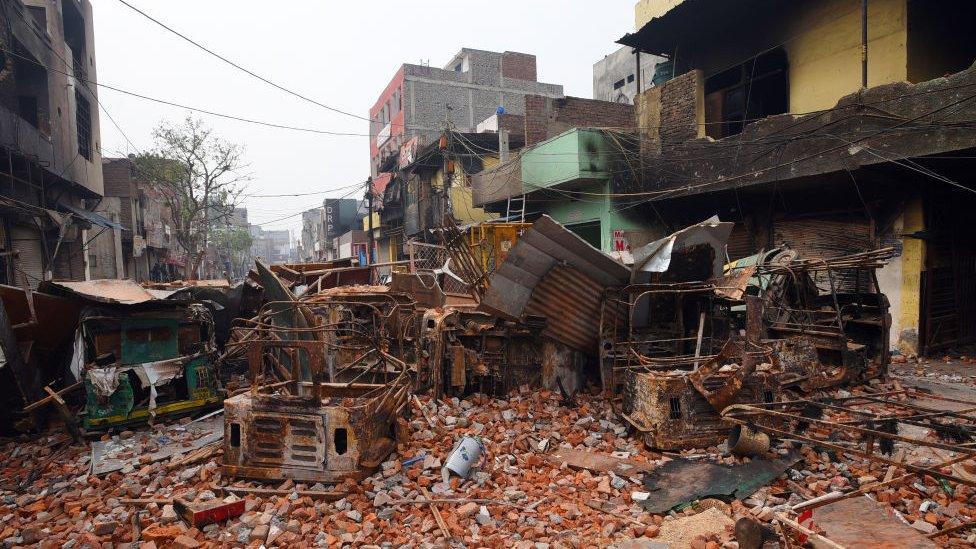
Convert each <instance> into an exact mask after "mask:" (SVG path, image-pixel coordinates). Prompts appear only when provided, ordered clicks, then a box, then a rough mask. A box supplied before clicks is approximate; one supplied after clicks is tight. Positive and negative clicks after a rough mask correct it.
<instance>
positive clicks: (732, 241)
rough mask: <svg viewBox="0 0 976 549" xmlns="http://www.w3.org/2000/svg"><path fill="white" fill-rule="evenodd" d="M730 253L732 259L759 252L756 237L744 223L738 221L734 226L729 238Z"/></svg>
mask: <svg viewBox="0 0 976 549" xmlns="http://www.w3.org/2000/svg"><path fill="white" fill-rule="evenodd" d="M728 253H729V259H731V260H732V261H735V260H736V259H742V258H743V257H749V256H750V255H753V254H756V253H759V250H758V249H757V248H756V238H755V237H754V236H753V235H751V234H749V230H748V229H747V228H746V226H745V225H743V224H742V223H736V224H735V226H734V227H732V233H731V234H729V240H728Z"/></svg>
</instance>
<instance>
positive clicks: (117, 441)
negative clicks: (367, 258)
mask: <svg viewBox="0 0 976 549" xmlns="http://www.w3.org/2000/svg"><path fill="white" fill-rule="evenodd" d="M465 230H466V229H461V228H458V227H454V226H453V225H448V226H447V227H445V228H443V229H441V230H439V231H437V232H436V233H435V236H436V238H438V239H439V240H440V244H431V243H426V244H417V245H411V246H410V250H411V251H413V250H415V249H422V250H424V253H426V254H431V257H437V258H438V260H437V261H434V262H421V261H418V260H417V259H416V258H414V257H413V256H411V258H410V259H409V260H407V261H403V262H395V263H393V264H389V265H386V266H390V267H393V268H394V270H393V272H392V274H391V275H390V276H389V277H388V280H385V279H384V280H381V277H380V276H379V273H378V271H377V270H376V267H377V266H375V265H373V266H359V265H356V264H355V263H354V262H351V261H346V262H329V263H321V264H304V265H276V266H271V267H268V266H265V265H263V264H261V263H258V264H257V265H256V266H255V269H254V270H253V272H252V273H251V276H250V279H249V280H248V281H247V282H246V283H245V284H242V285H239V286H236V287H232V286H223V285H221V284H187V285H185V286H181V287H179V288H166V289H161V288H141V287H139V286H138V285H134V284H131V283H130V284H131V285H132V286H133V287H129V286H126V288H125V290H126V292H128V293H124V296H123V297H120V295H121V294H120V293H119V292H120V288H119V287H115V286H112V285H109V286H112V287H111V288H109V287H108V286H104V285H100V284H96V285H94V286H91V284H90V283H84V284H88V286H84V287H80V286H79V287H73V286H71V285H70V284H68V283H60V285H51V286H49V287H47V288H45V290H46V292H45V293H44V295H45V296H46V297H44V298H43V299H45V300H55V301H57V300H61V301H58V303H60V306H61V308H62V310H66V309H67V308H68V307H69V306H71V307H75V308H76V309H77V311H76V312H75V314H76V315H77V320H76V322H75V323H74V324H73V325H72V328H71V330H70V331H69V330H62V331H64V332H65V333H66V334H67V336H66V340H67V341H68V342H69V344H70V346H71V347H72V349H73V351H72V352H71V353H70V360H69V361H68V362H67V363H66V364H68V365H70V368H68V369H67V373H65V374H64V375H65V377H64V378H63V380H62V381H61V382H60V385H57V384H55V385H53V387H54V388H57V387H59V386H60V387H63V389H62V390H61V391H56V390H55V389H52V388H51V387H50V386H46V385H48V381H47V380H45V383H43V385H44V386H45V387H44V390H45V391H46V392H47V394H48V395H47V396H46V397H44V398H42V399H33V401H34V402H33V404H30V405H28V406H26V411H27V412H33V413H35V415H37V412H38V411H40V410H44V409H45V405H47V404H53V405H54V407H55V409H56V410H58V411H59V412H60V416H61V419H62V420H63V423H64V424H65V425H66V426H68V427H69V428H68V429H67V431H66V433H67V435H58V434H55V435H47V436H44V437H39V438H37V437H35V438H34V439H30V438H27V437H22V438H21V439H19V440H17V441H15V442H11V443H8V444H7V445H6V446H5V447H3V449H2V452H0V464H2V467H3V475H2V477H0V490H2V492H0V498H2V499H0V516H4V517H5V521H4V522H5V525H4V531H3V532H0V540H2V541H3V542H4V543H6V544H8V545H18V544H32V543H42V544H47V545H50V546H52V547H54V546H65V545H67V546H69V547H70V546H73V545H78V546H83V545H84V544H89V545H92V546H96V545H97V544H101V543H107V542H112V543H113V544H114V545H115V546H118V545H121V544H126V543H128V544H132V545H130V546H135V544H136V543H140V544H143V546H146V545H147V544H150V543H152V544H155V545H156V546H157V547H162V546H177V547H197V546H205V545H251V546H261V545H265V546H296V545H298V546H308V545H320V546H325V545H328V546H340V545H350V546H359V545H375V546H380V545H396V546H403V545H440V544H445V543H455V544H458V543H459V544H463V545H465V546H468V545H485V546H497V545H503V544H512V543H515V545H516V546H518V547H556V546H558V547H579V546H581V545H588V544H594V543H595V544H597V545H600V546H607V545H616V546H619V547H655V545H654V544H655V543H666V544H669V546H672V547H689V546H690V547H703V548H717V547H741V548H743V549H746V548H751V547H756V548H758V547H762V546H763V544H764V543H765V542H774V543H779V544H780V546H785V547H790V546H801V545H802V544H804V543H807V542H813V543H814V544H820V545H826V546H831V547H838V546H850V547H853V546H862V545H866V544H867V545H870V543H874V544H875V545H876V546H884V543H886V541H885V540H895V541H896V542H897V544H900V545H899V546H913V547H914V546H917V547H930V546H934V542H933V541H932V540H936V541H937V542H939V543H942V544H967V543H968V544H972V543H973V542H976V534H972V533H971V532H972V531H976V512H973V511H972V509H973V507H972V505H971V503H972V501H971V498H972V497H973V495H974V492H973V487H976V466H974V464H973V463H972V462H973V460H974V458H976V455H974V454H976V450H973V445H972V444H973V442H974V441H973V435H974V434H976V425H973V421H974V419H976V418H973V417H971V416H970V415H968V414H970V413H971V412H972V410H976V403H974V402H973V401H974V400H976V393H974V394H973V396H972V397H969V395H968V394H963V395H961V396H960V395H954V396H945V395H934V394H932V389H931V388H928V387H925V386H924V385H923V384H921V383H920V382H918V381H917V380H914V379H912V380H909V379H908V378H901V379H895V380H892V379H891V378H890V377H888V375H887V374H888V366H889V362H890V355H889V352H888V350H887V349H888V330H889V327H890V320H889V317H888V303H887V299H886V298H885V296H884V294H883V293H882V292H881V291H880V286H879V283H878V280H877V276H876V271H877V269H879V268H880V267H882V266H883V265H884V264H885V262H886V261H887V260H888V259H890V258H891V257H892V255H893V253H894V251H893V250H890V249H881V250H873V251H866V252H863V253H858V254H854V255H847V256H838V257H832V258H801V257H799V256H798V254H796V252H794V251H792V250H789V249H786V248H778V249H776V250H773V251H770V252H764V253H761V254H758V255H756V256H753V257H749V258H743V259H740V260H738V261H735V262H731V263H728V262H727V261H726V259H727V258H726V256H725V250H726V240H727V239H728V236H729V233H730V231H731V224H729V223H722V222H720V221H719V220H718V219H716V218H713V219H710V220H707V221H705V222H703V223H700V224H698V225H694V226H691V227H688V228H686V229H684V230H682V231H679V232H677V233H674V234H673V235H670V236H668V237H666V238H664V239H661V240H659V241H656V242H652V243H650V244H648V245H646V246H644V247H642V248H640V249H638V250H634V252H633V254H631V255H632V258H633V264H632V265H624V264H622V263H619V262H618V261H616V260H615V259H613V258H611V257H610V256H607V255H606V254H603V253H602V252H600V251H599V250H596V249H595V248H593V247H591V246H589V245H588V244H587V243H586V242H584V241H583V240H582V239H581V238H580V237H578V236H577V235H575V234H573V233H572V232H571V231H569V230H568V229H566V228H565V227H563V226H562V225H560V224H559V223H556V222H555V221H553V220H552V219H550V218H548V217H545V216H544V217H543V218H541V219H540V220H538V221H537V222H536V223H534V224H533V225H531V226H527V227H525V228H524V230H521V232H520V234H518V239H517V242H516V243H515V244H514V246H512V247H511V248H508V249H506V250H505V254H504V256H500V257H489V255H486V254H485V253H484V251H483V250H481V251H479V250H478V249H477V245H476V244H473V243H472V241H471V238H469V236H470V235H472V234H474V233H466V232H465ZM382 282H388V283H382ZM214 292H216V293H214ZM232 292H237V293H236V294H234V293H232ZM137 294H138V295H137ZM140 296H141V297H140ZM35 297H37V296H31V295H28V303H29V304H31V308H33V303H34V301H32V300H33V299H34V298H35ZM40 302H41V301H38V303H40ZM8 309H9V306H8ZM31 314H34V313H31ZM40 318H41V315H39V314H38V315H37V319H40ZM0 320H2V319H0ZM2 329H3V322H0V330H2ZM0 335H3V334H0ZM25 362H26V361H25ZM23 366H24V365H20V367H19V368H18V372H21V373H22V372H24V371H28V370H29V369H28V368H25V367H23ZM68 373H70V375H68ZM19 379H20V378H19ZM901 383H905V384H906V385H905V386H902V385H901ZM81 387H84V388H85V389H86V390H85V398H84V399H83V400H84V402H83V403H81V402H79V403H78V404H76V407H78V406H79V405H80V407H81V408H83V409H84V414H83V415H82V421H81V422H80V427H81V428H80V429H79V428H78V423H77V422H76V420H75V412H74V411H73V410H72V402H71V398H70V395H71V391H72V390H74V389H79V388H81ZM905 387H908V388H905ZM926 391H927V392H926ZM24 394H25V395H26V394H27V393H24ZM66 399H67V400H66ZM24 400H25V402H32V400H31V399H29V398H25V399H24ZM213 408H217V410H216V411H215V412H212V413H209V414H206V415H204V416H203V417H202V418H200V419H197V420H194V421H190V420H189V419H188V418H185V417H184V418H183V419H177V418H178V416H179V415H191V414H192V415H200V414H201V413H206V412H207V411H208V409H213ZM40 419H42V418H39V417H35V418H34V420H35V424H39V423H38V421H39V420H40ZM147 422H148V423H149V424H150V425H149V427H148V429H142V430H138V431H136V430H132V431H129V430H126V431H122V432H119V429H129V428H133V429H134V427H132V426H133V425H135V424H138V423H147ZM85 435H87V436H89V437H92V436H94V437H97V438H99V439H100V440H98V441H97V442H94V443H93V444H92V445H91V449H90V450H88V449H84V448H82V447H81V446H78V445H72V443H71V441H72V438H73V439H75V440H78V439H79V438H80V437H82V436H85ZM863 517H870V519H864V518H863ZM869 541H870V543H868V542H869Z"/></svg>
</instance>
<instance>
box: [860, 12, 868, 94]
mask: <svg viewBox="0 0 976 549" xmlns="http://www.w3.org/2000/svg"><path fill="white" fill-rule="evenodd" d="M861 87H862V88H866V87H868V0H861Z"/></svg>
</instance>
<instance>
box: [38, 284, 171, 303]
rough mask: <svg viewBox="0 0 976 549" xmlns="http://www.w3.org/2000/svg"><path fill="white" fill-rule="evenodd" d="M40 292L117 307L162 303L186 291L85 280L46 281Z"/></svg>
mask: <svg viewBox="0 0 976 549" xmlns="http://www.w3.org/2000/svg"><path fill="white" fill-rule="evenodd" d="M38 289H39V290H41V291H42V292H47V293H51V294H56V295H66V296H70V297H77V298H80V299H85V300H89V301H96V302H99V303H111V304H118V305H138V304H140V303H148V302H151V301H163V300H166V299H169V298H170V297H172V296H173V295H174V294H177V293H179V292H183V291H186V289H187V288H181V289H177V290H151V289H146V288H143V287H142V286H140V285H139V284H137V283H135V282H134V281H132V280H128V279H126V280H114V279H104V280H85V281H81V282H69V281H48V282H43V283H41V286H40V287H39V288H38Z"/></svg>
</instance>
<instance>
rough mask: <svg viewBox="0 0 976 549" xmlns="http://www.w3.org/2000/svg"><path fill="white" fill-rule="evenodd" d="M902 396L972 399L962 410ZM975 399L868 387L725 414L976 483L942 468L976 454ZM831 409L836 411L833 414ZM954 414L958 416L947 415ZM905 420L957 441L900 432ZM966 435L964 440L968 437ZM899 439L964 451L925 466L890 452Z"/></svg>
mask: <svg viewBox="0 0 976 549" xmlns="http://www.w3.org/2000/svg"><path fill="white" fill-rule="evenodd" d="M901 399H919V400H935V401H945V402H953V403H961V404H967V405H970V406H969V407H968V408H967V409H965V410H962V411H947V410H939V409H935V408H929V407H926V406H921V405H919V404H913V403H911V402H908V401H906V400H901ZM974 411H976V402H970V401H965V400H959V399H951V398H946V397H942V396H939V395H934V394H929V393H921V392H918V391H910V390H901V391H891V392H884V393H866V394H860V395H854V396H849V397H836V398H821V399H798V400H788V401H782V402H773V403H761V404H736V405H733V406H730V407H728V408H726V409H725V410H724V411H723V413H722V416H723V418H724V419H726V420H728V421H731V422H734V423H736V424H739V425H743V426H747V427H749V428H750V429H754V430H756V429H758V430H760V431H764V432H766V433H767V434H769V435H770V436H772V437H779V438H783V439H790V440H796V441H799V442H802V443H806V444H810V445H813V446H817V447H820V448H824V449H827V450H832V451H835V452H839V453H846V454H850V455H855V456H859V457H862V458H865V459H869V460H872V461H875V462H879V463H884V464H887V465H892V466H895V467H898V468H901V469H904V470H905V471H908V472H909V473H910V476H911V475H931V476H933V477H934V478H937V479H945V480H949V481H953V482H959V483H962V484H965V485H967V486H974V487H976V480H974V479H973V478H972V477H971V476H968V475H967V476H961V475H958V474H953V473H946V472H943V471H941V470H940V469H942V468H945V467H951V466H952V465H956V464H959V463H961V462H964V461H968V460H970V459H976V448H974V447H973V444H972V441H973V440H974V439H976V417H974V416H972V415H970V413H971V412H974ZM831 414H832V415H831ZM947 419H951V420H953V422H949V423H947V422H944V421H942V420H947ZM898 423H905V424H909V425H914V426H918V427H925V428H929V429H932V430H933V431H934V432H935V433H936V434H937V435H939V436H940V437H942V438H950V439H953V440H952V442H935V441H931V440H925V439H921V438H913V437H908V436H904V435H899V434H898V429H897V424H898ZM963 440H965V442H963ZM896 442H901V443H904V444H910V445H913V446H918V447H928V448H932V449H935V450H946V451H951V452H955V453H957V454H959V455H958V456H956V457H953V458H945V457H942V459H943V460H944V461H942V462H941V463H938V464H936V465H934V466H930V467H923V466H919V465H913V464H910V463H905V462H902V461H898V460H896V459H894V458H893V457H891V451H892V449H893V447H894V444H895V443H896Z"/></svg>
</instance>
